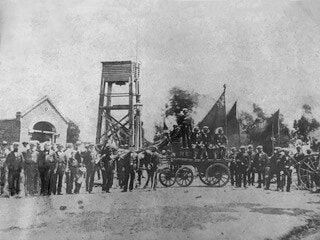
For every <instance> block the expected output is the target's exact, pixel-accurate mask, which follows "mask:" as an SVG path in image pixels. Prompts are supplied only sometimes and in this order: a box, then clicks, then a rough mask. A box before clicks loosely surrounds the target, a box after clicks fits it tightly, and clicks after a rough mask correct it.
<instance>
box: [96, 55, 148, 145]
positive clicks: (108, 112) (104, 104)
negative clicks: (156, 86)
mask: <svg viewBox="0 0 320 240" xmlns="http://www.w3.org/2000/svg"><path fill="white" fill-rule="evenodd" d="M139 73H140V65H139V64H138V63H136V62H132V61H120V62H102V75H101V86H100V98H99V112H98V124H97V134H96V143H104V142H106V141H108V142H111V143H114V144H116V145H117V146H124V145H128V146H129V147H135V148H136V149H139V148H141V147H142V139H143V136H142V126H141V120H140V117H141V106H142V105H141V103H140V92H139ZM114 88H117V90H121V91H120V92H113V89H114ZM114 101H117V102H118V103H119V102H120V103H119V104H114Z"/></svg>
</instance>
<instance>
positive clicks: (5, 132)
mask: <svg viewBox="0 0 320 240" xmlns="http://www.w3.org/2000/svg"><path fill="white" fill-rule="evenodd" d="M3 141H7V142H8V143H9V144H12V143H13V142H19V141H20V121H19V119H8V120H0V142H3Z"/></svg>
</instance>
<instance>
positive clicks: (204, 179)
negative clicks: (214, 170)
mask: <svg viewBox="0 0 320 240" xmlns="http://www.w3.org/2000/svg"><path fill="white" fill-rule="evenodd" d="M199 178H200V181H201V182H203V183H204V184H206V185H210V184H209V183H208V181H207V178H206V172H199Z"/></svg>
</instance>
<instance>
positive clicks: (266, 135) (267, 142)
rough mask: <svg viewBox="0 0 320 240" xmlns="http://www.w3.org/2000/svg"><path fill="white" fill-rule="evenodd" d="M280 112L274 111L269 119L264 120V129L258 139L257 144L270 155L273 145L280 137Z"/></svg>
mask: <svg viewBox="0 0 320 240" xmlns="http://www.w3.org/2000/svg"><path fill="white" fill-rule="evenodd" d="M279 116H280V110H278V111H276V112H275V113H274V114H272V116H271V117H270V118H268V119H267V120H266V124H265V127H264V129H263V131H262V132H261V135H260V137H259V144H261V145H263V146H264V150H265V152H266V153H268V154H272V152H273V150H274V143H275V141H276V139H277V138H278V137H279V136H280V121H279Z"/></svg>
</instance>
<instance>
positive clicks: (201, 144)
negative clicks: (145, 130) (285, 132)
mask: <svg viewBox="0 0 320 240" xmlns="http://www.w3.org/2000/svg"><path fill="white" fill-rule="evenodd" d="M169 138H170V140H171V142H172V147H173V152H176V153H178V152H179V146H181V144H182V148H186V149H189V150H190V152H191V154H192V156H193V159H200V160H203V159H207V158H211V159H226V160H227V161H228V165H229V170H230V178H231V185H232V186H235V187H242V186H243V187H245V188H246V187H247V186H249V185H254V184H255V183H257V187H258V188H262V186H263V187H264V189H266V190H269V189H270V183H271V180H272V179H273V178H274V177H276V185H277V188H276V189H277V190H282V191H284V189H285V190H286V191H287V192H289V191H290V189H291V184H292V172H293V170H294V169H295V170H296V171H297V172H298V171H299V167H300V166H301V164H302V162H303V160H304V159H305V157H308V155H309V156H311V150H307V152H306V156H305V154H304V153H303V151H302V150H301V145H298V146H297V147H296V153H295V154H294V155H292V154H291V152H290V151H289V149H282V148H280V147H275V148H274V152H273V154H272V155H271V156H268V155H267V154H266V153H265V152H264V151H263V146H261V145H259V146H257V147H256V149H255V150H254V148H253V146H252V145H249V146H247V147H246V146H241V147H240V148H239V149H237V148H235V147H232V148H231V149H230V151H227V148H226V146H227V143H228V140H227V137H226V136H225V135H224V133H223V129H222V128H217V129H216V131H215V133H213V134H212V133H210V130H209V128H208V127H207V126H203V127H202V129H201V130H200V129H199V128H198V127H194V128H192V119H191V117H190V115H189V112H188V110H187V109H183V110H182V112H181V113H180V114H179V116H178V118H177V125H174V126H173V131H172V132H171V133H170V135H169ZM319 169H320V166H319ZM256 176H257V179H256ZM310 179H311V181H314V183H315V182H318V176H313V175H312V176H311V177H310ZM307 183H308V182H307ZM319 183H320V181H319ZM300 184H301V179H300V177H299V176H298V185H300ZM314 185H317V184H314Z"/></svg>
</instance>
